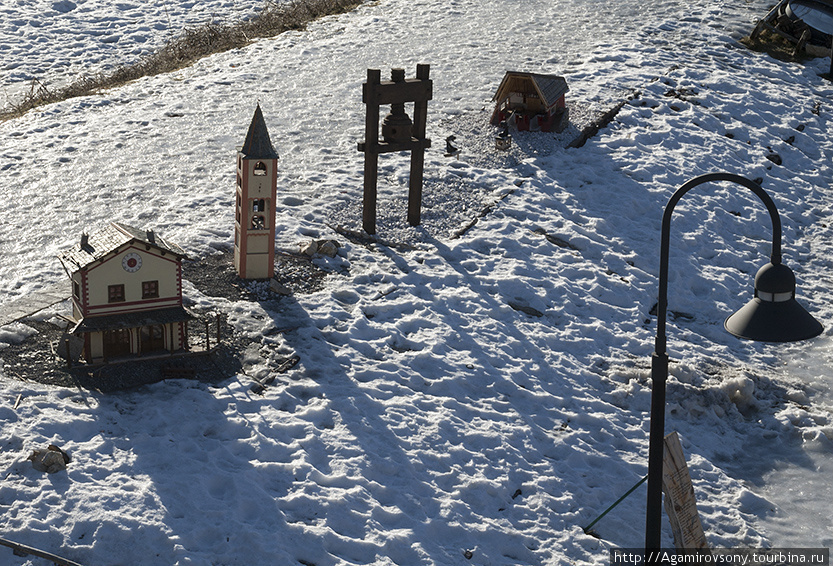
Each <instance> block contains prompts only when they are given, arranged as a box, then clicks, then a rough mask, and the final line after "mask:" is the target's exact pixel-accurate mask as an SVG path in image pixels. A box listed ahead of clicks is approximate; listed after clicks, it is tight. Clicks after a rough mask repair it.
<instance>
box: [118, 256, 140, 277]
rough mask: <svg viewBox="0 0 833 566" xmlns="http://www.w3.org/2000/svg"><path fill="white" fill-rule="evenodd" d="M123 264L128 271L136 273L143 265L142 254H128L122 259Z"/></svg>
mask: <svg viewBox="0 0 833 566" xmlns="http://www.w3.org/2000/svg"><path fill="white" fill-rule="evenodd" d="M121 266H122V267H123V268H124V270H125V271H126V272H128V273H136V272H137V271H139V269H140V268H141V267H142V256H140V255H139V254H137V253H133V252H131V253H129V254H126V255H125V256H124V257H123V258H122V260H121Z"/></svg>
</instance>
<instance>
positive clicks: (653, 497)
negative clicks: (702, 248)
mask: <svg viewBox="0 0 833 566" xmlns="http://www.w3.org/2000/svg"><path fill="white" fill-rule="evenodd" d="M716 181H729V182H732V183H736V184H739V185H742V186H744V187H746V188H748V189H749V190H751V191H752V192H753V193H755V195H756V196H757V197H758V198H760V199H761V201H763V203H764V205H765V206H766V208H767V210H768V211H769V216H770V219H771V220H772V253H771V254H770V262H769V263H768V264H767V265H765V266H764V267H762V268H761V269H760V270H759V271H758V273H757V275H756V276H755V296H754V297H753V299H752V300H751V301H749V302H748V303H747V304H746V305H745V306H744V307H743V308H741V309H740V310H739V311H738V312H736V313H735V314H733V315H731V316H730V317H729V318H727V319H726V322H725V324H724V327H725V328H726V330H727V331H728V332H729V333H731V334H733V335H735V336H738V337H740V338H748V339H751V340H759V341H764V342H795V341H798V340H806V339H809V338H814V337H815V336H818V335H819V334H821V332H822V330H824V328H823V327H822V325H821V324H820V323H819V322H818V321H817V320H816V319H814V318H813V317H812V316H811V315H810V313H808V312H807V311H806V310H804V308H803V307H802V306H801V305H799V304H798V302H796V300H795V276H794V275H793V273H792V271H791V270H790V268H788V267H787V266H786V265H783V264H782V263H781V219H780V217H779V216H778V210H777V209H776V208H775V203H774V202H773V201H772V199H771V198H770V197H769V195H768V194H767V193H766V191H764V190H763V189H762V188H761V186H760V185H758V184H757V183H755V182H753V181H750V180H749V179H746V178H744V177H740V176H738V175H732V174H730V173H709V174H707V175H701V176H699V177H695V178H694V179H692V180H690V181H688V182H687V183H685V184H683V185H682V186H681V187H680V188H679V189H677V191H676V192H675V193H674V194H673V195H672V196H671V199H670V200H669V201H668V204H667V205H666V207H665V212H664V214H663V217H662V233H661V236H660V266H659V296H658V299H657V300H658V302H657V336H656V343H655V346H654V353H653V356H652V358H651V430H650V434H649V439H648V443H649V448H648V505H647V511H646V518H645V550H646V553H647V552H648V551H652V550H659V549H660V548H661V538H662V537H661V529H662V465H663V438H664V436H665V384H666V381H667V380H668V354H667V352H666V336H665V319H666V311H667V308H668V245H669V240H670V233H671V215H672V213H673V211H674V207H675V206H676V205H677V202H679V200H680V199H681V198H682V197H683V195H684V194H686V193H687V192H688V191H690V190H691V189H693V188H694V187H696V186H698V185H702V184H704V183H709V182H716Z"/></svg>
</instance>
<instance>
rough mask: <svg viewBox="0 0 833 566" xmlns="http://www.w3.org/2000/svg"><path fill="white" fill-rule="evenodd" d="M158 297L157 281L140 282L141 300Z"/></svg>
mask: <svg viewBox="0 0 833 566" xmlns="http://www.w3.org/2000/svg"><path fill="white" fill-rule="evenodd" d="M158 296H159V281H142V298H143V299H155V298H156V297H158Z"/></svg>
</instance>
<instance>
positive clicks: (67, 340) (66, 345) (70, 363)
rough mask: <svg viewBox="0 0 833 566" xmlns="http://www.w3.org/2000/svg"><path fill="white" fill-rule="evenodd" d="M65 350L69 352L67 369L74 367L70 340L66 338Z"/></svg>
mask: <svg viewBox="0 0 833 566" xmlns="http://www.w3.org/2000/svg"><path fill="white" fill-rule="evenodd" d="M64 348H65V349H66V352H67V367H70V368H71V367H72V354H71V353H70V351H69V338H64Z"/></svg>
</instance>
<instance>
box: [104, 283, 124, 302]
mask: <svg viewBox="0 0 833 566" xmlns="http://www.w3.org/2000/svg"><path fill="white" fill-rule="evenodd" d="M107 302H110V303H121V302H124V285H108V286H107Z"/></svg>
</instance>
